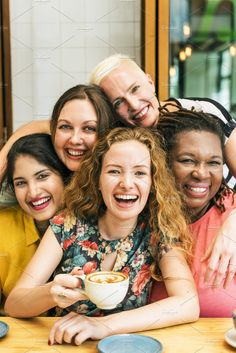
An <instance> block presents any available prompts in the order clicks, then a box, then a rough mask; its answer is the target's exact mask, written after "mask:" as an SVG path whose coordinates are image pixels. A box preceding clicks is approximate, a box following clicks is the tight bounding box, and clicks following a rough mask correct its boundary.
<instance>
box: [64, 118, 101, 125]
mask: <svg viewBox="0 0 236 353" xmlns="http://www.w3.org/2000/svg"><path fill="white" fill-rule="evenodd" d="M59 122H60V123H61V122H66V123H70V124H71V122H70V120H67V119H58V120H57V123H59ZM90 122H92V123H96V124H97V122H98V121H97V120H85V121H84V122H83V123H82V124H87V123H90Z"/></svg>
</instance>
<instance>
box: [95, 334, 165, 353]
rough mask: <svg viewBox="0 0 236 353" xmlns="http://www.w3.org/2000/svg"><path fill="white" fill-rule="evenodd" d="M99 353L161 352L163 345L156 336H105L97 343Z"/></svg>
mask: <svg viewBox="0 0 236 353" xmlns="http://www.w3.org/2000/svg"><path fill="white" fill-rule="evenodd" d="M97 349H98V352H99V353H115V352H125V353H137V352H145V353H161V352H162V351H163V346H162V344H161V342H160V341H158V340H156V339H155V338H152V337H149V336H144V335H138V334H133V333H132V334H120V335H113V336H108V337H106V338H103V339H102V340H101V341H100V342H99V343H98V345H97Z"/></svg>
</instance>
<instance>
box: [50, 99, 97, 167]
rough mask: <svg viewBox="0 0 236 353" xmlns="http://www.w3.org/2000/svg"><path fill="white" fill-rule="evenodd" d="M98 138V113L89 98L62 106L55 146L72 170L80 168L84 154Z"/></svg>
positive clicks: (63, 160)
mask: <svg viewBox="0 0 236 353" xmlns="http://www.w3.org/2000/svg"><path fill="white" fill-rule="evenodd" d="M96 139H97V115H96V112H95V109H94V107H93V105H92V103H91V102H90V101H89V100H87V99H73V100H71V101H69V102H67V103H66V104H65V105H64V107H63V108H62V110H61V112H60V115H59V117H58V121H57V128H56V133H55V138H54V147H55V150H56V152H57V154H58V156H59V158H60V159H61V160H62V162H63V163H64V164H65V165H66V166H67V168H68V169H70V170H71V171H76V170H78V168H79V166H80V163H81V160H82V158H83V156H84V154H85V153H86V152H87V151H88V150H90V149H91V148H92V147H93V145H94V143H95V142H96Z"/></svg>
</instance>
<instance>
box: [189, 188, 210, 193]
mask: <svg viewBox="0 0 236 353" xmlns="http://www.w3.org/2000/svg"><path fill="white" fill-rule="evenodd" d="M189 189H190V190H191V191H193V192H199V193H202V192H205V191H206V190H207V188H194V187H189Z"/></svg>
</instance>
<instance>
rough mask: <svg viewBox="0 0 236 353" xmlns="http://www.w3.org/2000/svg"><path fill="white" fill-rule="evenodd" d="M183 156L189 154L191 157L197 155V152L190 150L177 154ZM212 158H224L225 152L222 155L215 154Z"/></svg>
mask: <svg viewBox="0 0 236 353" xmlns="http://www.w3.org/2000/svg"><path fill="white" fill-rule="evenodd" d="M182 156H189V157H195V154H193V153H190V152H181V153H179V154H177V155H176V157H182ZM210 158H219V159H223V154H222V155H221V156H220V155H213V156H210Z"/></svg>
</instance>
